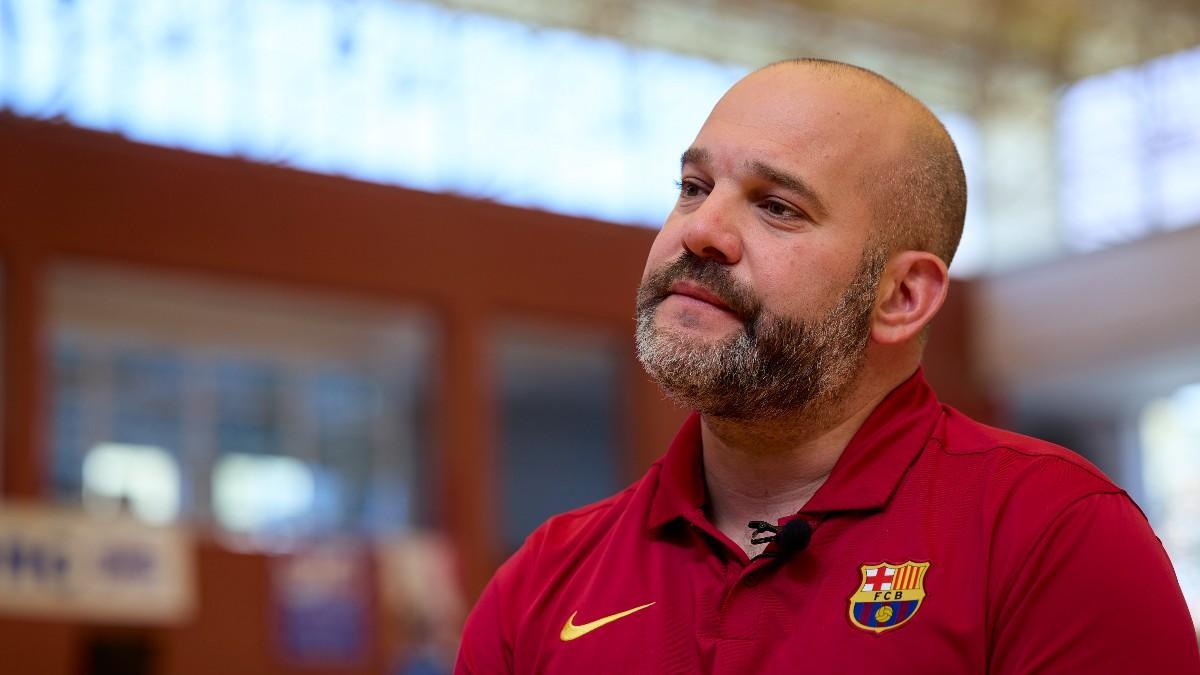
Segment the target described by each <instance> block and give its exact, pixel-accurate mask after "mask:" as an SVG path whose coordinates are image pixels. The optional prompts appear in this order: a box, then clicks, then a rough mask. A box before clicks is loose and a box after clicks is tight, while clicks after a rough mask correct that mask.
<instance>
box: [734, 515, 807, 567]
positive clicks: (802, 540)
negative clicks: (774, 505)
mask: <svg viewBox="0 0 1200 675" xmlns="http://www.w3.org/2000/svg"><path fill="white" fill-rule="evenodd" d="M746 527H749V528H750V529H751V530H753V531H754V532H753V534H751V537H750V543H751V544H769V543H771V542H775V550H774V551H770V552H763V553H760V554H759V555H757V556H755V557H756V558H758V557H762V556H773V557H777V558H786V557H787V556H789V555H791V554H793V553H798V552H800V551H803V550H804V549H805V547H807V546H808V542H809V540H810V539H812V525H809V524H808V521H807V520H805V519H803V518H796V519H794V520H789V521H788V523H787V524H786V525H784V526H783V527H777V526H775V525H772V524H771V523H768V522H767V521H765V520H752V521H750V522H749V523H747V524H746Z"/></svg>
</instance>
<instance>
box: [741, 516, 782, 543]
mask: <svg viewBox="0 0 1200 675" xmlns="http://www.w3.org/2000/svg"><path fill="white" fill-rule="evenodd" d="M746 527H748V528H750V529H752V530H754V532H752V533H751V534H750V543H751V544H769V543H771V542H773V541H775V539H777V538H778V537H779V528H778V527H776V526H774V525H772V524H771V523H768V522H767V521H765V520H752V521H750V522H749V523H746ZM768 532H770V533H771V534H770V536H768V537H764V536H762V535H764V534H766V533H768Z"/></svg>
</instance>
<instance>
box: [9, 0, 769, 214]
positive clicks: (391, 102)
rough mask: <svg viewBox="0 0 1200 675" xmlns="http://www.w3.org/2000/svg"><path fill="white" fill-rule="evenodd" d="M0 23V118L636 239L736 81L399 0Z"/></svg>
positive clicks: (81, 3) (154, 2) (178, 8)
mask: <svg viewBox="0 0 1200 675" xmlns="http://www.w3.org/2000/svg"><path fill="white" fill-rule="evenodd" d="M3 8H4V10H6V11H7V14H6V15H5V16H4V17H2V19H3V21H4V23H3V24H2V25H0V107H4V108H8V109H10V110H12V111H14V112H16V113H17V114H18V115H24V116H29V117H43V118H49V117H55V116H62V117H64V118H65V119H66V120H67V121H69V122H70V123H72V124H75V125H78V126H81V127H87V128H92V129H99V130H103V131H112V132H118V133H121V134H124V135H126V136H128V137H129V138H132V139H135V140H138V141H143V142H147V143H153V144H159V145H165V146H172V147H180V148H187V149H190V150H195V151H199V152H206V153H212V154H217V155H233V156H241V157H246V158H249V159H252V160H257V161H263V162H269V163H281V164H285V165H289V166H294V167H298V168H302V169H307V170H311V171H316V172H321V173H331V174H340V175H347V176H350V177H353V178H358V179H362V180H368V181H375V182H380V183H388V184H396V185H405V186H409V187H413V188H417V189H422V190H429V191H442V192H455V193H460V194H465V195H469V196H474V197H481V198H486V199H495V200H497V201H500V202H503V203H507V204H514V205H519V206H531V207H536V208H544V209H548V210H551V211H558V212H562V213H568V214H577V215H584V216H591V217H597V218H602V219H606V220H610V221H614V222H623V223H633V224H647V225H653V226H657V225H659V224H661V223H662V220H663V218H664V217H665V215H666V213H667V211H668V210H669V209H670V207H671V204H672V203H673V202H674V181H675V179H676V178H677V175H676V174H677V173H678V161H679V153H681V152H682V151H683V149H684V148H686V147H687V145H688V143H689V142H690V141H691V139H692V137H693V136H694V135H695V133H696V131H697V130H699V128H700V124H701V122H702V121H703V120H704V117H705V115H707V113H708V110H709V109H710V108H711V107H712V104H713V103H715V102H716V100H717V98H719V97H720V95H721V94H722V93H724V91H725V89H726V88H728V86H729V85H730V84H732V83H733V82H734V81H735V80H736V79H737V78H738V77H740V76H741V75H742V74H743V73H744V72H745V71H746V69H745V68H741V67H735V66H728V65H722V64H717V63H712V62H709V61H705V60H702V59H697V58H688V57H683V56H677V55H672V54H667V53H664V52H660V51H654V50H649V49H637V48H633V47H630V46H627V45H623V44H621V43H619V42H616V41H614V40H609V39H604V38H600V37H591V36H585V35H581V34H578V33H573V32H569V31H564V30H552V29H546V28H538V27H532V26H527V25H523V24H521V23H518V22H516V21H510V20H504V19H499V18H495V17H489V16H485V15H481V14H474V13H468V12H461V11H454V10H451V9H447V8H445V7H441V6H437V5H433V4H425V3H419V2H406V1H405V0H362V1H360V2H353V3H346V2H334V1H333V0H254V1H253V2H246V1H244V0H212V1H209V0H204V1H195V2H178V1H177V0H144V1H142V2H139V3H137V9H136V11H134V10H133V9H132V8H131V7H130V6H127V5H125V4H123V3H114V2H111V1H106V0H76V1H75V2H41V1H39V0H11V1H10V2H6V3H3ZM497 73H501V74H503V76H502V77H497V76H496V74H497Z"/></svg>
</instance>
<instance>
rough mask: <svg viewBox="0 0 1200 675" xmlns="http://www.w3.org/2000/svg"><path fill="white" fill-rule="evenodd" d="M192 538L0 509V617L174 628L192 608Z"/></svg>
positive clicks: (116, 521)
mask: <svg viewBox="0 0 1200 675" xmlns="http://www.w3.org/2000/svg"><path fill="white" fill-rule="evenodd" d="M192 560H193V552H192V546H191V539H190V537H189V536H188V535H187V534H186V533H185V532H184V531H182V530H180V529H179V528H170V527H151V526H148V525H144V524H141V523H138V522H136V521H133V520H130V519H127V518H96V517H94V516H88V515H85V514H83V513H80V512H75V511H67V510H62V509H54V508H47V507H37V506H30V505H13V504H0V613H3V614H10V615H11V614H16V615H27V616H40V617H46V618H85V619H89V620H95V621H114V622H138V623H172V622H178V621H181V620H184V619H186V618H187V617H188V615H189V614H190V613H191V611H192V608H193V606H194V601H195V590H194V589H195V575H194V572H193V562H192Z"/></svg>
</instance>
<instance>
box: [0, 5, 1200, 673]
mask: <svg viewBox="0 0 1200 675" xmlns="http://www.w3.org/2000/svg"><path fill="white" fill-rule="evenodd" d="M795 56H818V57H825V58H832V59H838V60H844V61H850V62H852V63H855V64H859V65H862V66H866V67H869V68H872V69H875V70H877V71H879V72H881V73H883V74H884V75H886V76H888V77H890V78H892V79H893V80H895V81H896V82H897V83H899V84H900V85H901V86H903V87H905V88H907V89H908V90H909V91H911V92H912V93H913V94H915V95H917V96H918V97H920V98H922V99H923V100H925V101H926V102H928V103H929V104H930V105H931V106H932V107H934V109H935V110H936V112H937V113H938V114H939V115H940V116H941V118H942V119H943V121H944V122H945V124H946V125H947V127H948V128H949V130H950V131H951V133H952V135H953V136H954V137H955V139H956V141H957V143H958V146H959V149H960V151H961V153H962V156H963V159H964V162H965V164H966V170H967V175H968V180H969V186H970V202H971V204H970V210H969V213H968V224H967V230H966V234H965V236H964V240H963V244H962V248H961V249H960V252H959V257H958V259H957V260H956V262H955V264H954V269H953V270H952V272H953V274H954V275H955V282H954V288H953V290H952V296H951V300H950V304H949V305H948V306H947V308H946V309H945V310H944V311H943V313H942V315H941V316H940V317H939V319H938V322H937V325H936V327H935V330H934V334H933V338H932V341H931V343H930V348H929V350H928V354H927V358H926V366H925V367H926V372H927V374H928V376H929V378H930V379H931V380H932V381H933V383H934V384H935V386H936V387H937V389H938V391H939V392H940V394H941V396H942V397H943V399H944V400H945V401H947V402H949V403H951V404H952V405H955V406H957V407H959V408H961V409H962V410H964V411H966V412H968V413H969V414H972V415H974V416H976V417H977V418H980V419H982V420H983V421H986V422H990V423H994V424H999V425H1004V426H1009V427H1012V428H1016V429H1018V430H1020V431H1024V432H1026V433H1032V434H1036V435H1040V436H1043V437H1046V438H1049V439H1051V440H1054V441H1057V442H1060V443H1063V444H1065V445H1068V446H1069V447H1072V448H1073V449H1075V450H1077V451H1079V452H1080V453H1082V454H1083V455H1085V456H1087V457H1088V458H1089V459H1091V460H1092V461H1093V462H1095V463H1096V464H1098V465H1099V466H1100V467H1101V468H1102V469H1104V470H1105V471H1106V472H1107V473H1109V475H1111V476H1112V477H1114V478H1115V479H1116V480H1117V481H1118V482H1120V483H1121V484H1122V485H1123V486H1124V487H1126V489H1127V490H1128V491H1129V492H1130V494H1132V495H1133V496H1134V498H1135V499H1136V500H1137V501H1138V503H1139V504H1140V505H1141V506H1142V508H1143V509H1144V510H1145V511H1146V513H1147V515H1148V516H1149V517H1150V520H1151V522H1152V523H1153V525H1154V526H1155V528H1156V530H1157V532H1158V533H1159V535H1160V537H1161V538H1162V540H1163V542H1164V544H1165V545H1166V547H1167V549H1168V551H1169V553H1170V554H1171V556H1172V559H1173V561H1174V563H1175V565H1176V570H1177V572H1178V575H1179V578H1180V581H1181V583H1182V585H1183V589H1184V592H1185V594H1186V595H1187V599H1188V602H1189V604H1190V605H1191V607H1192V610H1193V616H1195V617H1197V618H1200V526H1198V525H1197V524H1196V523H1198V522H1200V292H1198V289H1200V267H1198V266H1197V265H1196V263H1195V261H1196V260H1197V259H1200V228H1197V227H1195V226H1196V225H1198V224H1200V5H1198V4H1197V3H1196V2H1194V0H1147V1H1144V2H1137V3H1131V2H1120V1H1118V0H1060V1H1057V2H1038V1H1035V0H953V1H940V2H933V1H920V2H906V3H893V2H883V1H881V0H743V1H735V0H704V1H701V2H697V1H695V0H692V1H690V2H684V1H683V0H653V1H643V2H634V1H633V0H606V1H599V0H593V1H589V2H584V1H582V0H445V1H442V2H414V1H407V0H136V1H135V0H0V272H2V277H0V279H2V288H0V302H2V307H0V310H2V312H0V320H2V334H0V337H2V351H0V377H2V383H3V387H2V390H0V391H2V395H3V399H2V404H0V424H2V439H3V446H2V450H0V487H2V492H0V497H2V499H3V501H2V502H0V506H2V508H0V669H2V670H3V671H4V672H5V673H14V674H17V675H60V674H62V675H67V674H71V675H74V674H76V673H87V674H99V673H122V674H131V675H141V674H158V675H185V674H186V675H191V674H200V673H216V672H231V673H250V672H253V673H381V674H384V673H386V674H388V675H400V674H404V673H422V674H425V673H441V672H446V671H447V669H448V667H449V662H450V660H451V659H452V658H453V654H454V650H455V648H456V640H457V634H458V630H459V628H460V626H461V621H462V619H463V616H464V613H465V611H466V609H467V608H468V607H469V606H470V604H471V602H473V600H474V598H475V597H476V595H477V594H478V592H479V591H480V589H481V588H482V587H483V584H484V583H485V582H486V581H487V579H488V577H489V575H490V574H491V572H492V571H493V570H494V569H495V567H496V565H498V564H499V563H500V562H501V561H502V560H503V559H504V558H505V557H506V556H507V555H508V554H510V553H511V552H512V551H514V550H515V549H516V548H517V547H518V546H519V545H520V543H521V541H522V540H523V538H524V537H525V536H526V535H527V534H528V533H529V532H530V531H531V530H532V529H533V528H534V527H536V525H537V524H538V523H540V522H541V521H542V520H543V519H544V518H545V517H547V516H548V515H550V514H552V513H555V512H558V511H562V510H564V509H568V508H572V507H575V506H578V505H581V504H584V503H587V502H589V501H593V500H595V499H599V498H601V497H603V496H606V495H607V494H610V493H612V492H614V491H616V490H619V489H620V488H621V487H623V486H624V485H626V484H627V483H629V482H630V481H632V480H634V479H636V478H637V477H638V476H639V475H641V473H642V472H643V471H644V470H645V468H646V467H647V466H648V464H649V463H650V462H652V461H653V460H654V459H655V458H657V457H658V456H659V455H660V454H661V453H662V452H663V451H664V450H665V447H666V444H667V443H668V442H669V440H670V438H671V437H672V435H673V434H674V432H675V430H676V427H677V425H678V424H679V422H680V421H681V420H682V418H683V412H682V411H680V410H677V409H675V408H674V407H673V406H672V405H671V404H670V403H668V402H666V401H664V400H663V398H662V396H661V395H660V394H659V393H658V392H657V390H656V389H655V388H654V386H653V385H652V384H650V383H649V382H648V381H647V380H646V379H645V377H644V376H643V374H642V373H641V371H640V369H639V367H638V366H637V364H636V362H635V361H634V358H633V347H632V340H631V334H632V315H633V293H634V289H635V288H636V285H637V281H638V278H639V276H640V273H641V269H642V264H643V262H644V257H645V254H646V250H647V248H648V246H649V243H650V241H651V239H652V238H653V236H654V234H655V229H656V228H657V226H658V225H659V224H660V223H661V222H662V220H663V218H664V217H665V214H666V213H667V211H668V210H669V209H670V207H671V204H672V202H673V200H674V192H675V187H674V184H673V182H674V180H675V179H676V177H677V176H676V174H677V172H678V161H679V160H678V158H679V154H680V152H681V151H682V150H683V149H685V148H686V147H687V145H688V143H689V142H690V140H691V139H692V137H693V136H694V135H695V133H696V131H697V130H698V129H699V126H700V124H701V123H702V121H703V119H704V117H705V116H706V115H707V113H708V110H709V109H710V108H711V106H712V104H713V103H714V102H715V101H716V99H717V98H718V97H719V96H720V95H721V93H723V92H724V90H725V89H726V88H727V87H728V86H729V85H730V84H732V83H733V82H734V81H736V80H737V79H738V78H739V77H740V76H741V75H743V74H745V73H746V72H748V71H749V70H750V69H752V68H755V67H757V66H760V65H763V64H765V63H768V62H771V61H774V60H778V59H783V58H789V57H795Z"/></svg>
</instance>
